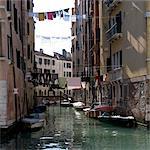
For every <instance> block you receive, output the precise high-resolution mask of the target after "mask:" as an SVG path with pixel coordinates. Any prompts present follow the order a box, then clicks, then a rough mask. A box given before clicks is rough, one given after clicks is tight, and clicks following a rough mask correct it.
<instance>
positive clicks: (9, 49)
mask: <svg viewBox="0 0 150 150" xmlns="http://www.w3.org/2000/svg"><path fill="white" fill-rule="evenodd" d="M7 51H8V59H12V46H11V37H10V36H8V35H7Z"/></svg>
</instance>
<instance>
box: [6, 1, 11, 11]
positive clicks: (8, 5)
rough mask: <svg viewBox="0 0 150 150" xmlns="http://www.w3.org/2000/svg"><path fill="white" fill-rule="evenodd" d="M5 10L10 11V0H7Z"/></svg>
mask: <svg viewBox="0 0 150 150" xmlns="http://www.w3.org/2000/svg"><path fill="white" fill-rule="evenodd" d="M7 11H11V0H7Z"/></svg>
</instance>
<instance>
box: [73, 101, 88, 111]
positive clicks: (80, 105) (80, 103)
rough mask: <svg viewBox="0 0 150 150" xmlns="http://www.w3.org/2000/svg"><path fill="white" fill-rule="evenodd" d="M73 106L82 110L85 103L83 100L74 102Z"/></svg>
mask: <svg viewBox="0 0 150 150" xmlns="http://www.w3.org/2000/svg"><path fill="white" fill-rule="evenodd" d="M73 107H74V108H75V109H76V110H83V109H84V108H85V104H84V103H83V102H74V103H73Z"/></svg>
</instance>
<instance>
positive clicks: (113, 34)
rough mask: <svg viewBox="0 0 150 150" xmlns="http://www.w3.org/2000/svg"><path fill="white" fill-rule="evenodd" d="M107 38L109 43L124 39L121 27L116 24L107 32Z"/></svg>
mask: <svg viewBox="0 0 150 150" xmlns="http://www.w3.org/2000/svg"><path fill="white" fill-rule="evenodd" d="M106 37H107V40H108V41H111V40H114V39H118V38H120V37H122V32H121V25H118V24H117V23H115V24H114V25H113V26H112V27H111V28H109V29H108V31H107V32H106Z"/></svg>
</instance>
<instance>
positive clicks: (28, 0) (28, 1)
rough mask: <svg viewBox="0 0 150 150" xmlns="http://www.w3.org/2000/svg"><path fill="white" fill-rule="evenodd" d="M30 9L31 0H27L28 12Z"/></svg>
mask: <svg viewBox="0 0 150 150" xmlns="http://www.w3.org/2000/svg"><path fill="white" fill-rule="evenodd" d="M29 9H30V0H27V10H29Z"/></svg>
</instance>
